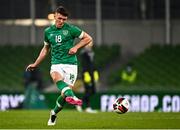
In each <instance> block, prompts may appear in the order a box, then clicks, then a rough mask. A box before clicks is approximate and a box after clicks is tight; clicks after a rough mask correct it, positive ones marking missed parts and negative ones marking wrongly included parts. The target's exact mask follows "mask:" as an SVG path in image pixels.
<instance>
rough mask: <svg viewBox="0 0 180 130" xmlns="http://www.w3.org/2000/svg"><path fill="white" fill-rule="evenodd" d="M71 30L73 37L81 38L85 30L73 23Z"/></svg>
mask: <svg viewBox="0 0 180 130" xmlns="http://www.w3.org/2000/svg"><path fill="white" fill-rule="evenodd" d="M70 31H71V35H72V36H73V37H78V38H80V39H81V38H82V37H83V33H84V32H83V31H82V30H81V29H80V28H78V27H77V26H74V25H72V26H71V30H70Z"/></svg>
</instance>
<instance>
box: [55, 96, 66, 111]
mask: <svg viewBox="0 0 180 130" xmlns="http://www.w3.org/2000/svg"><path fill="white" fill-rule="evenodd" d="M64 104H65V100H64V98H63V97H62V96H61V95H60V96H59V97H58V98H57V100H56V105H55V107H54V109H53V110H54V112H55V113H56V114H57V113H58V112H59V111H61V110H62V108H63V106H64Z"/></svg>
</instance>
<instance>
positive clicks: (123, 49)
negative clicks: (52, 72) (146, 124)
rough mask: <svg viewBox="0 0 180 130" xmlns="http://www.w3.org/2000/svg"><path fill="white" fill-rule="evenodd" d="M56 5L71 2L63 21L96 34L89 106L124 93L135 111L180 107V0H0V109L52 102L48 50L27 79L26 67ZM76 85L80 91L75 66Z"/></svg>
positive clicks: (104, 104) (101, 105) (106, 105)
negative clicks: (94, 77)
mask: <svg viewBox="0 0 180 130" xmlns="http://www.w3.org/2000/svg"><path fill="white" fill-rule="evenodd" d="M59 5H63V6H65V7H66V8H67V9H68V10H69V12H70V16H69V20H68V22H69V23H71V24H74V25H77V26H79V27H80V28H82V29H83V30H84V31H86V32H88V33H89V34H90V35H91V36H92V37H93V39H94V48H93V50H94V53H95V61H94V62H95V66H96V67H97V69H98V71H99V81H98V83H97V85H96V89H97V93H96V94H95V96H94V97H93V99H92V104H93V107H94V108H95V109H100V110H101V111H111V110H112V103H113V101H114V100H115V99H116V98H117V97H118V96H124V97H127V98H128V99H129V100H130V102H131V111H134V112H138V111H142V112H149V111H160V112H161V111H162V112H180V36H179V34H180V1H179V0H1V1H0V30H1V31H0V110H7V109H16V108H32V109H33V108H37V109H38V108H52V107H53V105H54V102H55V100H56V98H57V95H58V90H57V88H56V86H55V85H54V84H53V82H52V81H51V78H50V76H49V69H50V58H49V57H47V58H46V60H45V61H44V62H43V63H42V64H41V65H40V67H39V68H38V71H37V73H35V74H34V75H35V76H34V77H35V78H34V80H33V79H32V82H33V83H32V84H31V85H30V86H31V87H29V85H27V82H29V81H27V79H28V78H29V74H27V73H26V72H25V68H26V66H27V65H28V64H29V63H32V62H33V61H34V60H35V59H36V57H37V56H38V54H39V52H40V49H41V47H42V46H43V35H44V34H43V31H44V29H45V28H46V27H48V26H49V25H51V24H52V23H53V14H52V13H53V11H54V10H55V9H56V7H57V6H59ZM81 70H82V66H81V60H80V62H79V71H80V73H81ZM75 86H76V89H75V91H76V93H77V94H79V96H80V97H81V96H82V95H83V93H84V90H83V84H82V77H81V74H79V77H78V80H77V82H76V84H75ZM95 99H96V100H95ZM24 101H26V103H24ZM40 104H41V105H40Z"/></svg>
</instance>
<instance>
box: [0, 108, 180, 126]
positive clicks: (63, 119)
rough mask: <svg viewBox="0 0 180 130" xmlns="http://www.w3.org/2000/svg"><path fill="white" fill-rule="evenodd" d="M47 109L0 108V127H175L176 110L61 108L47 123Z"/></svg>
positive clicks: (179, 120) (177, 121) (177, 120)
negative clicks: (94, 111)
mask: <svg viewBox="0 0 180 130" xmlns="http://www.w3.org/2000/svg"><path fill="white" fill-rule="evenodd" d="M48 118H49V111H48V110H11V111H5V112H0V129H178V128H180V113H158V112H155V113H131V112H129V113H126V114H116V113H113V112H99V113H97V114H89V113H85V112H81V113H80V112H77V111H75V110H63V111H62V112H60V113H59V114H58V119H57V124H56V125H55V126H47V121H48Z"/></svg>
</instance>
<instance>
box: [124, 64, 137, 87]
mask: <svg viewBox="0 0 180 130" xmlns="http://www.w3.org/2000/svg"><path fill="white" fill-rule="evenodd" d="M136 77H137V71H136V70H135V69H134V68H133V65H132V64H128V65H127V66H126V68H125V69H124V70H123V71H122V73H121V79H122V81H124V82H125V83H130V84H131V83H134V81H135V80H136Z"/></svg>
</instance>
